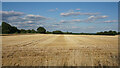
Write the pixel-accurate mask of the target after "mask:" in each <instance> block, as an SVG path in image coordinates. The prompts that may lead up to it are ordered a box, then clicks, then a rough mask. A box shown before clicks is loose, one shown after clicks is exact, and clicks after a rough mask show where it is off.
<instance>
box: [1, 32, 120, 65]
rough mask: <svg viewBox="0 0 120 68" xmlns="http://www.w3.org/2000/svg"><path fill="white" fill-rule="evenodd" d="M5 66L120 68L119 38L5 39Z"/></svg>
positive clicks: (38, 36)
mask: <svg viewBox="0 0 120 68" xmlns="http://www.w3.org/2000/svg"><path fill="white" fill-rule="evenodd" d="M2 49H3V51H2V65H3V66H117V65H118V36H99V35H53V34H31V35H12V36H3V37H2Z"/></svg>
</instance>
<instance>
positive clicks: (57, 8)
mask: <svg viewBox="0 0 120 68" xmlns="http://www.w3.org/2000/svg"><path fill="white" fill-rule="evenodd" d="M2 8H3V10H2V11H3V12H2V13H3V21H6V22H8V23H10V24H11V25H14V26H16V27H18V28H20V29H22V28H23V29H37V28H38V27H39V26H42V27H45V28H46V29H47V30H48V31H53V30H62V31H70V32H91V33H94V32H99V31H105V30H116V31H117V30H118V22H117V20H118V3H117V2H3V3H2Z"/></svg>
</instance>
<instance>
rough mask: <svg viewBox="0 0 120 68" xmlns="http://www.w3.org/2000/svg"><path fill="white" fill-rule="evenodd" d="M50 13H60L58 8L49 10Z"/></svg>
mask: <svg viewBox="0 0 120 68" xmlns="http://www.w3.org/2000/svg"><path fill="white" fill-rule="evenodd" d="M48 11H50V12H54V11H58V8H55V9H50V10H48Z"/></svg>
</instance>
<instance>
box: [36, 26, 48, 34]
mask: <svg viewBox="0 0 120 68" xmlns="http://www.w3.org/2000/svg"><path fill="white" fill-rule="evenodd" d="M37 32H38V33H43V34H45V33H46V29H45V28H44V27H39V28H37Z"/></svg>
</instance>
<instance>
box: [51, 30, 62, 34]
mask: <svg viewBox="0 0 120 68" xmlns="http://www.w3.org/2000/svg"><path fill="white" fill-rule="evenodd" d="M53 34H63V32H62V31H59V30H56V31H53Z"/></svg>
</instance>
